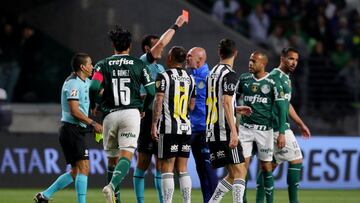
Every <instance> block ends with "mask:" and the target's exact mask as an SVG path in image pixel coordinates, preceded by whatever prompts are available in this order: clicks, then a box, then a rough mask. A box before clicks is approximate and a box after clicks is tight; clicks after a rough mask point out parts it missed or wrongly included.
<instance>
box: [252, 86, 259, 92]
mask: <svg viewBox="0 0 360 203" xmlns="http://www.w3.org/2000/svg"><path fill="white" fill-rule="evenodd" d="M258 89H259V85H258V84H253V85H251V91H253V92H257V90H258Z"/></svg>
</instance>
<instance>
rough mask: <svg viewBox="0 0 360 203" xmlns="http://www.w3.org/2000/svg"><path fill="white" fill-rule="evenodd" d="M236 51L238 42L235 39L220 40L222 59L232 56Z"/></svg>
mask: <svg viewBox="0 0 360 203" xmlns="http://www.w3.org/2000/svg"><path fill="white" fill-rule="evenodd" d="M235 52H236V44H235V41H234V40H231V39H226V38H225V39H222V40H220V42H219V54H220V57H221V58H222V59H227V58H230V57H232V56H233V55H234V54H235Z"/></svg>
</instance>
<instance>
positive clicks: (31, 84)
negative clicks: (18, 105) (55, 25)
mask: <svg viewBox="0 0 360 203" xmlns="http://www.w3.org/2000/svg"><path fill="white" fill-rule="evenodd" d="M71 55H72V52H71V51H70V50H69V49H68V48H65V47H63V46H61V45H60V44H59V43H58V42H56V41H55V40H53V39H52V38H51V37H49V36H47V35H45V34H44V33H42V32H39V31H38V30H37V29H36V28H34V27H33V26H31V25H30V24H27V23H25V22H24V21H23V20H22V18H21V15H11V14H10V15H1V14H0V89H2V90H4V91H5V92H6V95H5V99H4V97H3V98H0V100H5V101H6V102H29V103H32V102H37V103H39V102H58V101H59V94H57V90H58V89H59V88H61V82H62V81H61V80H59V78H62V77H64V78H65V77H66V74H67V72H68V70H70V65H69V64H68V61H69V60H70V58H71ZM67 59H68V60H67ZM64 69H66V71H64Z"/></svg>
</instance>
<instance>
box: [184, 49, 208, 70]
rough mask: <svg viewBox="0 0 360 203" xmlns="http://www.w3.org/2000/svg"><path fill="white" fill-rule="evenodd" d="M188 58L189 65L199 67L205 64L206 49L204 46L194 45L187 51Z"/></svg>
mask: <svg viewBox="0 0 360 203" xmlns="http://www.w3.org/2000/svg"><path fill="white" fill-rule="evenodd" d="M186 59H187V61H186V63H187V66H188V67H192V68H199V67H201V66H203V65H204V64H205V61H206V51H205V49H204V48H202V47H193V48H191V49H190V50H189V52H188V53H187V56H186Z"/></svg>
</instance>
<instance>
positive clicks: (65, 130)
mask: <svg viewBox="0 0 360 203" xmlns="http://www.w3.org/2000/svg"><path fill="white" fill-rule="evenodd" d="M59 132H60V136H59V141H60V144H61V148H62V150H63V152H64V155H65V160H66V163H67V164H71V166H72V167H74V166H75V163H76V162H77V161H80V160H88V159H89V149H88V146H87V144H86V142H85V134H86V133H87V132H88V130H87V129H86V128H83V127H81V126H79V125H76V124H71V123H67V122H62V125H61V127H60V129H59Z"/></svg>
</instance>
